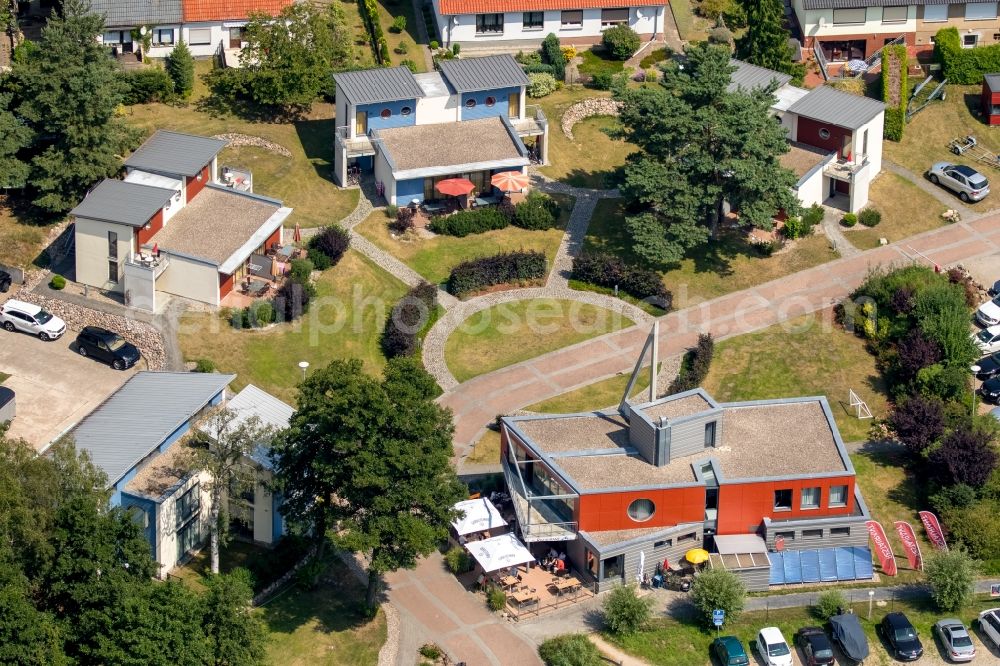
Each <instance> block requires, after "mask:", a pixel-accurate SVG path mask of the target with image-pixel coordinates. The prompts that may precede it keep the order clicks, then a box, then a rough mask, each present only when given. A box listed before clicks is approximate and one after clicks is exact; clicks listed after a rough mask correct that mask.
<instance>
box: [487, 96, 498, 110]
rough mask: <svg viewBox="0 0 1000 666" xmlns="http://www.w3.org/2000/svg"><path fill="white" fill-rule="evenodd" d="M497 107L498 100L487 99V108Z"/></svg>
mask: <svg viewBox="0 0 1000 666" xmlns="http://www.w3.org/2000/svg"><path fill="white" fill-rule="evenodd" d="M496 105H497V98H496V97H487V98H486V106H488V107H491V108H492V107H494V106H496Z"/></svg>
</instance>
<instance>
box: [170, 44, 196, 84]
mask: <svg viewBox="0 0 1000 666" xmlns="http://www.w3.org/2000/svg"><path fill="white" fill-rule="evenodd" d="M166 65H167V73H168V74H170V79H171V80H172V81H173V82H174V90H175V91H176V92H177V94H178V95H180V96H181V97H184V98H188V97H190V96H191V91H192V90H194V57H193V56H192V55H191V49H189V48H188V45H187V44H186V43H185V42H184V40H183V39H182V40H180V41H179V42H177V45H176V46H175V47H174V50H173V51H171V52H170V55H168V56H167V63H166Z"/></svg>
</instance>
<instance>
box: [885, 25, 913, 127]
mask: <svg viewBox="0 0 1000 666" xmlns="http://www.w3.org/2000/svg"><path fill="white" fill-rule="evenodd" d="M881 78H882V101H883V102H885V123H884V125H883V127H882V136H884V137H885V138H886V139H889V140H890V141H899V140H901V139H902V138H903V126H904V125H905V124H906V103H907V101H908V100H909V99H910V92H909V88H910V83H909V61H908V56H907V54H906V44H895V45H893V46H887V47H885V48H884V49H883V50H882V71H881ZM894 82H895V84H896V85H893V83H894Z"/></svg>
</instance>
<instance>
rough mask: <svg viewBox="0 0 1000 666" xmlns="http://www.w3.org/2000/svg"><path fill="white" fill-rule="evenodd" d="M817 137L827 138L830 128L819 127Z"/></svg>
mask: <svg viewBox="0 0 1000 666" xmlns="http://www.w3.org/2000/svg"><path fill="white" fill-rule="evenodd" d="M819 138H821V139H829V138H830V130H828V129H827V128H825V127H821V128H820V129H819Z"/></svg>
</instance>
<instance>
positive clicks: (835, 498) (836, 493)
mask: <svg viewBox="0 0 1000 666" xmlns="http://www.w3.org/2000/svg"><path fill="white" fill-rule="evenodd" d="M830 506H847V486H830Z"/></svg>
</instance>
